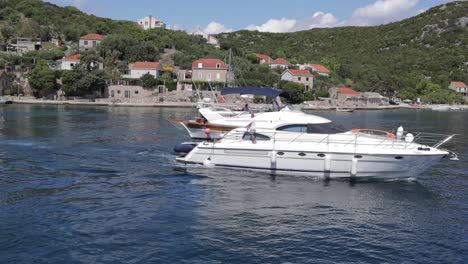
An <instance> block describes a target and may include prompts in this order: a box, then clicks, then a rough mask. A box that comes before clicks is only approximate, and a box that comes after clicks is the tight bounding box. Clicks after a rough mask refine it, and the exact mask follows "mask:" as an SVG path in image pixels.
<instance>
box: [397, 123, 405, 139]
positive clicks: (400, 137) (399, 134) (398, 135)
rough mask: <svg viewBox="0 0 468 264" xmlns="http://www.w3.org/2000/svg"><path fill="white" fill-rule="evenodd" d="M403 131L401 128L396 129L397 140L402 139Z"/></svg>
mask: <svg viewBox="0 0 468 264" xmlns="http://www.w3.org/2000/svg"><path fill="white" fill-rule="evenodd" d="M404 131H405V130H404V129H403V127H402V126H399V127H398V129H397V132H396V136H397V139H402V138H403V133H404Z"/></svg>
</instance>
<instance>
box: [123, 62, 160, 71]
mask: <svg viewBox="0 0 468 264" xmlns="http://www.w3.org/2000/svg"><path fill="white" fill-rule="evenodd" d="M160 67H161V63H159V62H148V61H137V62H135V63H132V64H130V69H134V70H137V69H159V68H160Z"/></svg>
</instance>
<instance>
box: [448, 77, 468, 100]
mask: <svg viewBox="0 0 468 264" xmlns="http://www.w3.org/2000/svg"><path fill="white" fill-rule="evenodd" d="M449 89H451V90H454V91H455V92H457V93H461V94H462V95H463V96H464V97H468V86H466V84H465V83H464V82H457V81H453V82H451V83H450V85H449Z"/></svg>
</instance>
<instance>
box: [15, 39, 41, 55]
mask: <svg viewBox="0 0 468 264" xmlns="http://www.w3.org/2000/svg"><path fill="white" fill-rule="evenodd" d="M13 46H14V47H15V49H16V52H17V53H26V52H29V51H35V50H40V49H41V47H42V42H41V39H36V38H18V39H16V44H13Z"/></svg>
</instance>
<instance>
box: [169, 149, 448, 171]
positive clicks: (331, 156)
mask: <svg viewBox="0 0 468 264" xmlns="http://www.w3.org/2000/svg"><path fill="white" fill-rule="evenodd" d="M446 154H448V153H440V154H434V155H417V154H412V155H396V154H389V155H385V154H379V155H375V154H371V153H360V154H355V153H326V152H304V151H302V152H298V151H277V150H275V151H272V150H267V149H263V150H262V149H256V150H246V149H242V150H241V149H229V148H224V149H213V148H203V147H197V148H195V149H194V150H193V151H192V152H190V153H188V154H187V155H186V156H185V157H179V158H177V161H178V162H179V163H182V164H187V165H189V164H199V165H205V166H206V165H207V163H206V161H207V160H209V165H210V166H215V167H225V168H234V169H246V170H258V171H265V172H269V173H272V174H284V175H301V176H310V177H319V178H350V177H356V178H361V177H363V178H390V179H396V178H410V177H415V176H417V175H419V174H420V173H421V172H423V171H424V170H426V169H427V168H428V167H430V166H431V165H432V164H434V163H436V162H438V161H439V160H440V159H442V158H443V157H444V156H445V155H446Z"/></svg>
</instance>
